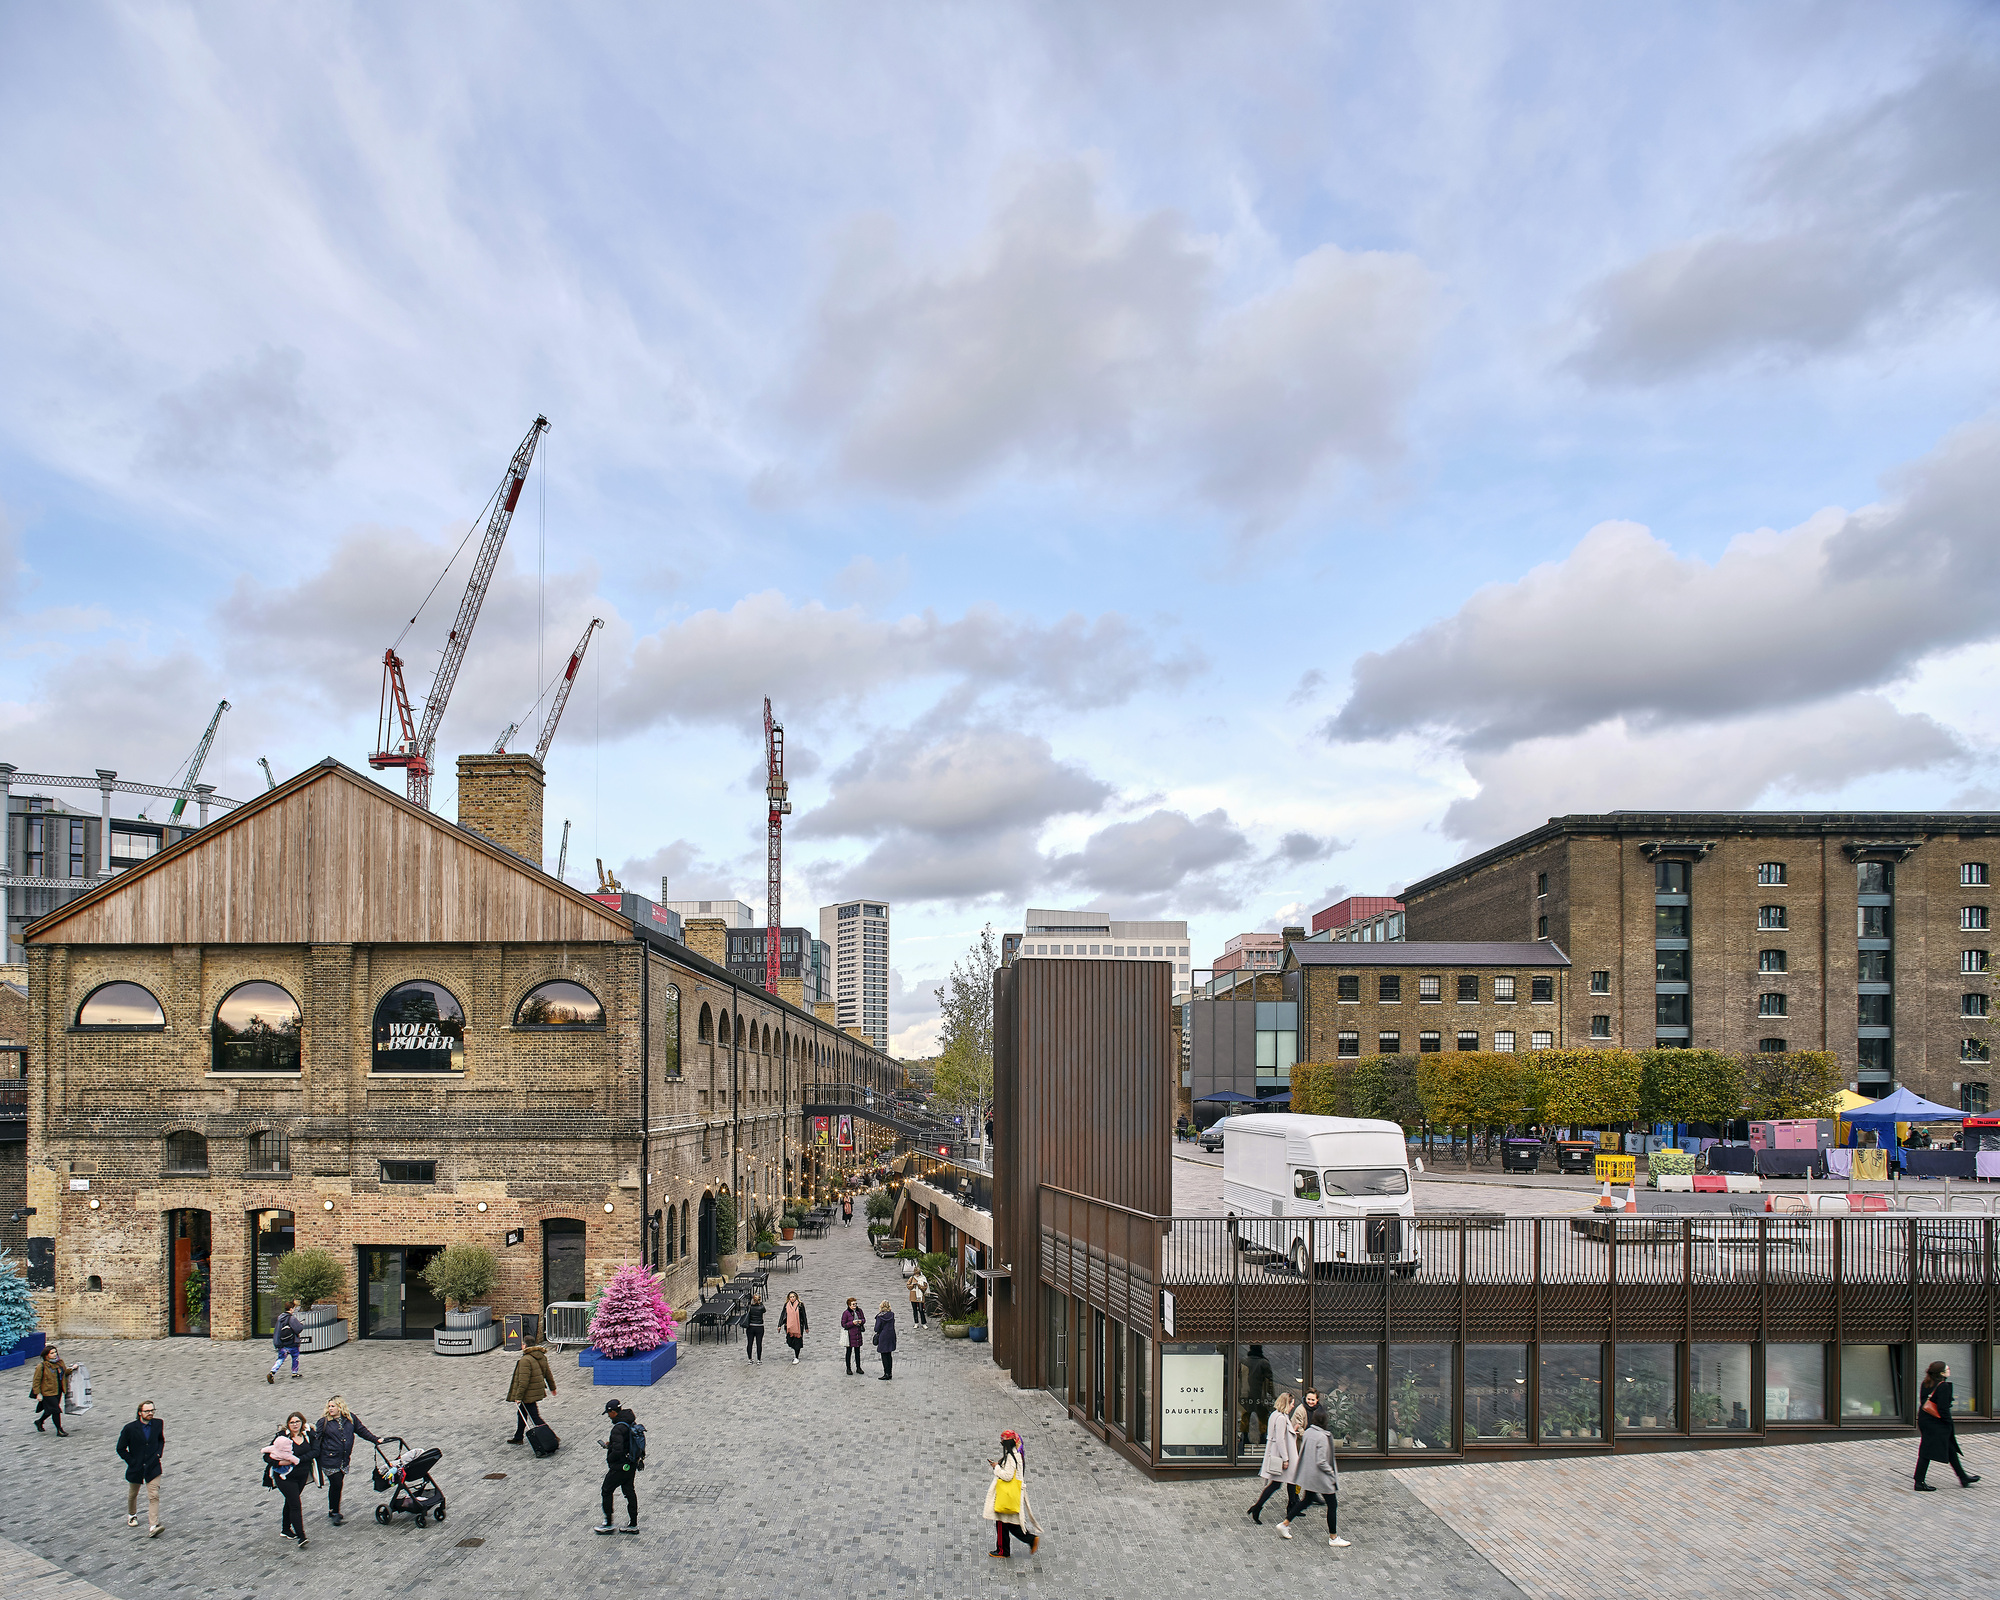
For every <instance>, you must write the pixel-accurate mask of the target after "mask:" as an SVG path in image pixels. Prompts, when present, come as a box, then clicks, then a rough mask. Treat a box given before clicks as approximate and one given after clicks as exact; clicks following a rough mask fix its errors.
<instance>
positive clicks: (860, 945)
mask: <svg viewBox="0 0 2000 1600" xmlns="http://www.w3.org/2000/svg"><path fill="white" fill-rule="evenodd" d="M819 936H820V938H821V940H822V941H823V942H824V943H825V944H826V945H827V947H828V948H829V949H830V950H832V952H833V1004H834V1021H835V1022H836V1023H837V1024H838V1025H839V1026H840V1027H843V1028H859V1029H860V1030H861V1033H862V1036H863V1037H864V1038H866V1039H867V1040H868V1041H869V1042H870V1043H871V1044H873V1045H874V1046H875V1048H876V1049H877V1050H886V1049H888V1048H889V905H888V902H887V901H885V900H843V901H842V902H841V903H840V904H839V905H837V906H822V907H820V913H819Z"/></svg>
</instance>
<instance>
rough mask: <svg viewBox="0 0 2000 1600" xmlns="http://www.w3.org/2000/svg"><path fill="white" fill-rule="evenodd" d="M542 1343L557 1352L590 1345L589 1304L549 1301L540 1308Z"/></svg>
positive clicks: (580, 1301) (584, 1302)
mask: <svg viewBox="0 0 2000 1600" xmlns="http://www.w3.org/2000/svg"><path fill="white" fill-rule="evenodd" d="M542 1343H544V1344H552V1345H554V1346H555V1347H556V1348H557V1349H558V1350H560V1349H562V1348H563V1347H564V1346H566V1345H572V1344H576V1345H584V1344H589V1343H590V1302H589V1301H588V1300H551V1301H550V1302H549V1303H548V1304H547V1305H546V1306H544V1307H543V1308H542Z"/></svg>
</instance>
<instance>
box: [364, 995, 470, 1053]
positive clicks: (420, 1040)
mask: <svg viewBox="0 0 2000 1600" xmlns="http://www.w3.org/2000/svg"><path fill="white" fill-rule="evenodd" d="M372 1070H373V1071H376V1072H463V1071H464V1070H465V1008H464V1007H463V1006H461V1005H460V1004H459V1003H458V999H457V997H456V996H455V995H453V994H452V992H451V991H450V990H449V989H447V988H446V987H445V986H444V985H443V984H441V983H429V982H426V981H424V980H422V979H419V980H418V981H416V982H414V983H399V984H397V985H396V987H395V988H393V989H391V990H390V991H389V992H388V993H387V994H385V995H384V996H382V1000H381V1003H380V1004H379V1005H377V1006H376V1007H375V1062H374V1066H373V1068H372Z"/></svg>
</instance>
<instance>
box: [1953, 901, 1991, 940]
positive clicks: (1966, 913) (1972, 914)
mask: <svg viewBox="0 0 2000 1600" xmlns="http://www.w3.org/2000/svg"><path fill="white" fill-rule="evenodd" d="M1958 925H1959V926H1960V927H1961V928H1963V929H1964V930H1965V931H1966V932H1967V933H1984V932H1985V931H1986V908H1985V907H1984V906H1960V907H1959V908H1958Z"/></svg>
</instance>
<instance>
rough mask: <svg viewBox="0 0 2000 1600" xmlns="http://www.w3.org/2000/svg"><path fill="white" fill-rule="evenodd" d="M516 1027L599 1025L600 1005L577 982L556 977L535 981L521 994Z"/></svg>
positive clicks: (515, 1015)
mask: <svg viewBox="0 0 2000 1600" xmlns="http://www.w3.org/2000/svg"><path fill="white" fill-rule="evenodd" d="M514 1026H515V1027H517V1028H601V1027H603V1026H604V1007H603V1006H602V1005H601V1004H600V1003H599V1002H598V998H597V996H596V995H594V994H592V993H591V992H590V991H589V990H588V989H586V988H584V986H583V985H582V984H580V983H572V982H570V981H569V980H568V979H567V978H558V979H555V980H553V981H552V982H549V983H538V984H536V985H535V987H534V988H532V989H530V990H529V991H528V992H527V994H525V995H524V996H522V998H521V1004H520V1007H519V1009H517V1010H516V1011H515V1013H514Z"/></svg>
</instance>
